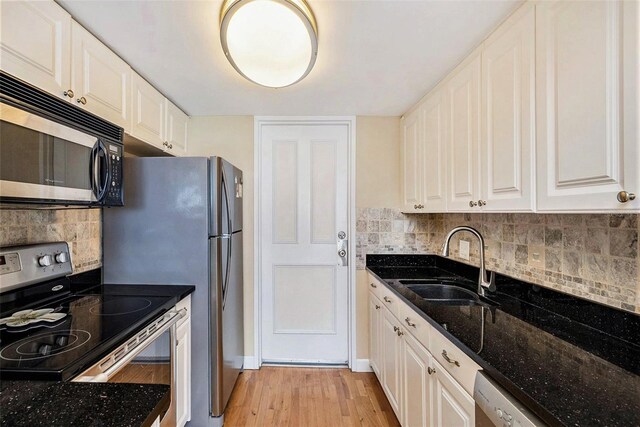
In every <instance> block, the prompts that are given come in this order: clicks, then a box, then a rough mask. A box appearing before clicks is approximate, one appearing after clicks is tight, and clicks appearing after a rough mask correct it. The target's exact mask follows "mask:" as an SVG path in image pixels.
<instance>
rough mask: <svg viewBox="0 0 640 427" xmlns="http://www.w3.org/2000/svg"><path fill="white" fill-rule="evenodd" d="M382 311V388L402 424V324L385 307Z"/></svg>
mask: <svg viewBox="0 0 640 427" xmlns="http://www.w3.org/2000/svg"><path fill="white" fill-rule="evenodd" d="M381 310H382V316H381V331H380V338H381V340H380V341H381V349H382V375H381V377H382V388H383V389H384V392H385V393H386V395H387V398H388V399H389V403H390V404H391V407H392V408H393V411H394V412H395V413H396V416H397V417H398V419H400V422H402V414H401V412H400V381H401V371H400V357H401V354H400V351H401V345H402V340H401V339H400V336H399V335H398V330H399V324H400V322H398V320H397V319H396V318H395V317H394V316H393V314H391V312H390V311H389V310H388V309H387V308H385V307H384V306H383V308H381ZM378 378H380V377H378Z"/></svg>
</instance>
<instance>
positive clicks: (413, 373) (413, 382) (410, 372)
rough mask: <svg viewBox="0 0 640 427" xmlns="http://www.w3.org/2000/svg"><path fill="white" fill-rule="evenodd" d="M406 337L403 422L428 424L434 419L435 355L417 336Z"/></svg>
mask: <svg viewBox="0 0 640 427" xmlns="http://www.w3.org/2000/svg"><path fill="white" fill-rule="evenodd" d="M403 338H404V339H403V340H402V378H404V381H403V386H402V397H403V398H402V424H403V425H405V426H411V427H414V426H415V427H418V426H421V427H428V426H430V425H432V424H433V422H432V413H433V411H432V404H431V396H432V395H433V392H432V389H433V381H432V379H431V373H432V372H433V368H432V367H431V365H432V357H431V355H430V354H429V352H428V351H427V349H425V348H424V347H423V346H422V344H420V343H419V342H418V341H417V340H416V339H415V338H414V337H412V336H411V335H409V334H407V333H405V334H404V335H403Z"/></svg>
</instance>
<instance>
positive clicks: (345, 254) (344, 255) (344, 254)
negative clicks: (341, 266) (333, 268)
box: [338, 249, 347, 257]
mask: <svg viewBox="0 0 640 427" xmlns="http://www.w3.org/2000/svg"><path fill="white" fill-rule="evenodd" d="M338 256H340V257H346V256H347V251H345V250H344V249H341V250H339V251H338Z"/></svg>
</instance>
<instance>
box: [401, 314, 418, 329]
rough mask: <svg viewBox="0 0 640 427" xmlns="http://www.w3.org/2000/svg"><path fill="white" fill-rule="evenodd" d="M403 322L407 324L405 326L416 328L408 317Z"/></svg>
mask: <svg viewBox="0 0 640 427" xmlns="http://www.w3.org/2000/svg"><path fill="white" fill-rule="evenodd" d="M404 321H405V322H407V325H409V326H411V327H412V328H415V327H416V324H415V323H413V322H412V321H411V320H410V319H409V318H408V317H407V318H405V319H404Z"/></svg>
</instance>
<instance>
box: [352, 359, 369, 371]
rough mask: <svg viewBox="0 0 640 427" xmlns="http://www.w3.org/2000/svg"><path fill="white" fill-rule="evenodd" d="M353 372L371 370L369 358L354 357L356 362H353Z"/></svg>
mask: <svg viewBox="0 0 640 427" xmlns="http://www.w3.org/2000/svg"><path fill="white" fill-rule="evenodd" d="M351 370H352V371H353V372H373V369H371V366H370V365H369V359H356V362H355V363H354V364H353V369H351Z"/></svg>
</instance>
